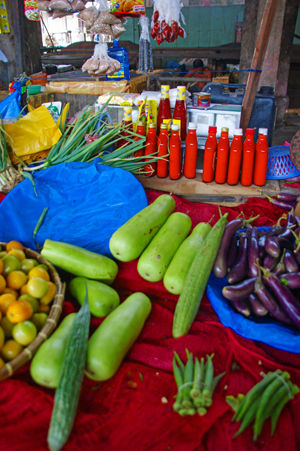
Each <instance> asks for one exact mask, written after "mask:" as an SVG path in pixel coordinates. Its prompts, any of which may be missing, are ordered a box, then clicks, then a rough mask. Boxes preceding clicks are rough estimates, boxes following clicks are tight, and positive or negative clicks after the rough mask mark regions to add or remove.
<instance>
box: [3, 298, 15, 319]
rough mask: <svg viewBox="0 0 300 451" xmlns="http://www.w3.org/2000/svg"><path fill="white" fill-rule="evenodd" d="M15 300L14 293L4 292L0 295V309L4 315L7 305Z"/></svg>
mask: <svg viewBox="0 0 300 451" xmlns="http://www.w3.org/2000/svg"><path fill="white" fill-rule="evenodd" d="M13 302H16V298H15V295H14V294H12V293H4V294H1V295H0V311H1V312H2V313H3V314H4V315H5V314H6V312H7V309H8V307H9V306H10V305H11V304H12V303H13Z"/></svg>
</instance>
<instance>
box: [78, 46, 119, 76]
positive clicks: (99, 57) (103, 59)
mask: <svg viewBox="0 0 300 451" xmlns="http://www.w3.org/2000/svg"><path fill="white" fill-rule="evenodd" d="M120 68H121V64H120V63H119V61H117V60H115V59H113V58H110V56H108V53H107V44H106V43H105V42H103V43H99V44H97V45H95V48H94V54H93V56H92V57H91V58H89V59H88V60H87V61H86V62H85V63H84V65H83V66H82V68H81V70H82V72H88V73H89V74H91V75H101V74H113V73H114V72H118V71H119V70H120Z"/></svg>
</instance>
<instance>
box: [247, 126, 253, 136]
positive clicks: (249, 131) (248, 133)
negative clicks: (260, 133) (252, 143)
mask: <svg viewBox="0 0 300 451" xmlns="http://www.w3.org/2000/svg"><path fill="white" fill-rule="evenodd" d="M246 135H250V136H254V135H255V128H246Z"/></svg>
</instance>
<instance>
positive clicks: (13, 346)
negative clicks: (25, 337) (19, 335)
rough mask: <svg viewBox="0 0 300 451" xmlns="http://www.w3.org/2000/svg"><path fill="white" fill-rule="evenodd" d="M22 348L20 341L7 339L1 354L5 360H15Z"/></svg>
mask: <svg viewBox="0 0 300 451" xmlns="http://www.w3.org/2000/svg"><path fill="white" fill-rule="evenodd" d="M22 349H23V347H22V345H20V343H18V342H16V341H15V340H7V341H6V342H5V343H4V345H3V347H2V349H1V354H2V356H3V357H4V359H5V360H13V359H14V358H15V357H17V355H19V354H20V352H21V351H22Z"/></svg>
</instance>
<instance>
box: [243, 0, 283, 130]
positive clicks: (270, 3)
mask: <svg viewBox="0 0 300 451" xmlns="http://www.w3.org/2000/svg"><path fill="white" fill-rule="evenodd" d="M277 6H278V0H267V2H266V6H265V10H264V14H263V18H262V21H261V24H260V28H259V32H258V35H257V39H256V44H255V49H254V54H253V58H252V64H251V69H253V72H249V75H248V80H247V85H246V90H245V95H244V99H243V104H242V113H241V121H240V126H241V128H242V129H243V130H245V129H246V128H247V126H248V123H249V120H250V116H251V113H252V107H253V103H254V100H255V96H256V92H257V88H258V83H259V78H260V70H261V68H262V63H263V60H264V57H265V54H266V50H267V45H268V41H269V37H270V33H271V28H272V22H273V19H274V16H275V13H276V10H277ZM256 70H258V71H259V72H256Z"/></svg>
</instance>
